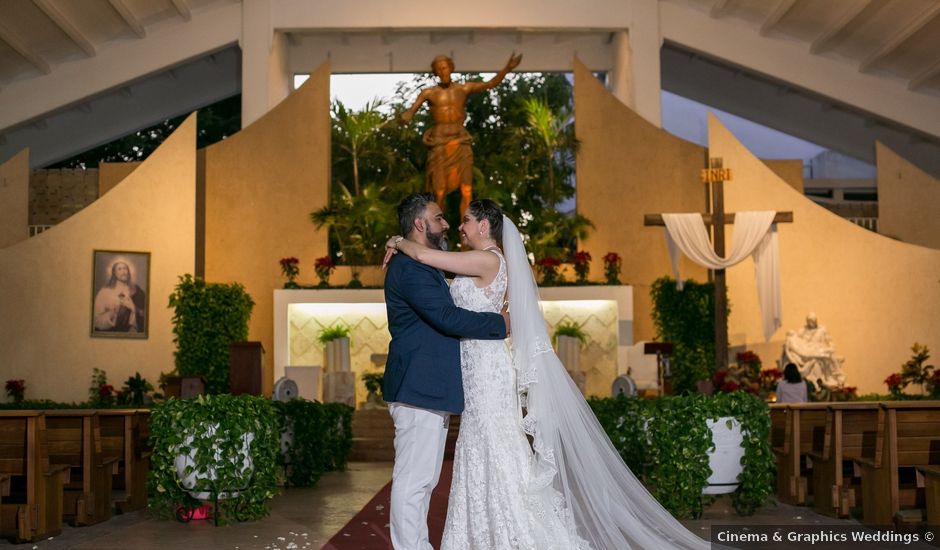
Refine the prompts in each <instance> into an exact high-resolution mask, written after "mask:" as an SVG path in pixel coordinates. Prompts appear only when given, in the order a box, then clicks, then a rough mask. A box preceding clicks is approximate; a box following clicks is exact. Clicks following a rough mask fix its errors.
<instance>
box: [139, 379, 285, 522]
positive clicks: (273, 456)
mask: <svg viewBox="0 0 940 550" xmlns="http://www.w3.org/2000/svg"><path fill="white" fill-rule="evenodd" d="M279 435H280V434H279V432H278V431H277V421H276V418H275V413H274V409H273V406H272V405H271V401H270V400H267V399H264V398H261V397H256V396H250V395H238V396H233V395H207V396H199V397H197V398H195V399H187V400H179V399H173V398H171V399H169V400H167V401H166V402H165V403H161V404H158V405H157V406H155V407H154V409H153V412H152V413H151V417H150V440H151V443H152V445H153V454H152V455H151V459H150V479H149V483H148V485H149V489H150V493H151V495H152V496H151V498H150V506H151V508H152V509H153V510H154V511H155V512H157V513H158V514H159V515H163V516H170V517H172V516H177V517H178V518H180V519H186V518H188V517H191V514H192V511H193V510H195V509H197V508H199V507H200V506H201V505H202V503H203V501H206V500H211V501H212V503H213V504H214V506H215V508H216V512H215V515H214V518H215V520H216V521H217V522H221V523H226V522H229V521H231V520H232V519H235V520H239V521H241V520H248V519H259V518H262V517H264V516H266V515H267V513H268V508H267V503H268V501H269V500H270V499H271V498H273V496H274V494H275V490H276V481H277V466H276V461H277V452H278V438H279Z"/></svg>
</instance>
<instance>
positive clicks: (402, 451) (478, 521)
mask: <svg viewBox="0 0 940 550" xmlns="http://www.w3.org/2000/svg"><path fill="white" fill-rule="evenodd" d="M398 218H399V225H400V228H401V232H402V235H401V236H396V237H392V238H391V239H390V240H389V241H388V243H387V246H388V252H389V253H388V254H387V255H386V260H387V264H388V271H387V273H386V277H385V302H386V307H387V310H388V325H389V331H390V332H391V335H392V341H391V344H390V346H389V354H388V363H387V365H386V368H385V380H384V388H383V393H384V396H385V399H386V400H387V401H388V403H389V412H390V413H391V415H392V419H393V421H394V424H395V466H394V469H393V473H392V495H391V512H390V516H391V521H390V526H391V534H392V544H393V546H394V547H395V549H396V550H429V549H432V546H431V544H430V542H429V540H428V527H427V514H428V506H429V504H430V499H431V491H432V489H434V487H435V485H437V482H438V479H439V476H440V472H441V464H442V461H443V456H444V443H445V440H446V437H447V427H448V421H449V418H450V415H451V414H461V421H460V434H459V436H458V439H457V447H456V452H455V455H454V471H453V482H452V484H451V489H450V500H449V502H448V509H447V520H446V523H445V527H444V535H443V539H442V542H441V548H442V549H443V550H447V549H454V550H466V549H531V550H549V549H559V550H561V549H584V548H592V549H597V550H601V549H610V550H613V549H617V550H621V549H626V548H644V549H647V548H648V549H654V548H655V549H660V548H700V549H704V548H708V546H709V545H708V542H707V541H704V540H702V539H700V538H699V537H697V536H695V535H694V534H692V533H691V532H689V531H688V530H686V529H685V528H684V527H683V526H682V525H681V524H680V523H679V522H678V521H676V520H675V518H673V517H672V515H671V514H670V513H669V512H667V511H666V510H665V509H664V508H662V506H660V505H659V503H658V502H657V501H656V500H655V499H654V498H653V497H652V496H651V495H650V494H649V492H647V490H646V489H645V488H644V487H643V485H642V484H641V483H640V482H639V481H638V480H637V479H636V477H634V476H633V474H632V473H631V472H630V470H629V469H628V468H627V466H626V465H625V464H624V462H623V460H622V459H621V457H620V455H619V454H618V453H617V451H616V449H615V448H614V447H613V445H612V444H611V443H610V440H609V439H608V438H607V435H606V434H605V432H604V430H603V428H601V426H600V424H599V423H598V422H597V419H596V418H595V417H594V414H593V412H592V411H591V408H590V407H589V406H588V404H587V402H586V401H585V400H584V398H583V397H582V395H581V393H580V391H579V390H578V388H577V386H575V384H574V383H573V382H572V381H571V379H570V378H569V377H568V374H567V372H566V371H565V369H564V366H563V365H562V364H561V362H560V361H559V360H558V357H557V356H556V355H555V353H554V352H553V351H552V347H551V343H550V339H549V336H548V331H547V328H546V325H545V320H544V318H543V316H542V312H541V309H540V307H539V294H538V287H537V286H536V284H535V280H534V278H533V276H532V271H531V268H530V267H529V262H528V257H527V254H526V250H525V246H524V244H523V241H522V237H521V235H520V234H519V231H518V229H517V228H516V226H515V225H514V224H513V223H512V221H511V220H509V218H507V217H505V216H503V214H502V211H501V210H500V208H499V206H497V205H496V204H495V203H494V202H492V201H489V200H485V199H484V200H475V201H473V202H471V203H470V205H469V208H467V210H466V212H465V214H464V216H463V220H462V223H461V225H460V237H461V240H462V241H463V245H464V247H465V250H466V251H464V252H447V251H445V250H446V246H445V244H446V231H447V229H448V228H449V226H448V224H447V221H446V220H445V219H444V216H443V213H442V212H441V209H440V207H439V206H438V205H437V203H436V202H434V198H433V197H432V196H431V195H430V194H427V193H423V194H414V195H411V196H409V197H407V198H405V199H404V200H403V201H402V202H401V204H399V205H398ZM442 271H448V272H451V273H454V274H456V278H455V279H454V281H453V283H452V284H450V285H448V284H447V281H446V280H445V278H444V275H443V273H442ZM507 302H508V311H509V312H510V313H511V317H510V315H507V314H506V303H507ZM507 333H511V335H512V337H511V339H510V341H511V345H510V344H509V343H507V342H508V341H507V340H506V336H507ZM527 436H528V437H527ZM530 438H531V443H530Z"/></svg>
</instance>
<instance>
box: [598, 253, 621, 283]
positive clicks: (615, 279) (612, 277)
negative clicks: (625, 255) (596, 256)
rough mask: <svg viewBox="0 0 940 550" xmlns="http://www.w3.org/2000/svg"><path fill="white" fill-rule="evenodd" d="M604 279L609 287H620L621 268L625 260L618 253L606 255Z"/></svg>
mask: <svg viewBox="0 0 940 550" xmlns="http://www.w3.org/2000/svg"><path fill="white" fill-rule="evenodd" d="M603 260H604V278H605V279H607V284H609V285H619V284H621V283H620V266H621V265H622V264H623V259H622V258H621V257H620V254H617V253H616V252H608V253H607V254H605V255H604V258H603Z"/></svg>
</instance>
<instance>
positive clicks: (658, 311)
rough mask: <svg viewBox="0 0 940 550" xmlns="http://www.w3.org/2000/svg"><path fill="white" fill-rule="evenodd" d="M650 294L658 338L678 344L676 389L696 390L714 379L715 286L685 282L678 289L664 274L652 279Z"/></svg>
mask: <svg viewBox="0 0 940 550" xmlns="http://www.w3.org/2000/svg"><path fill="white" fill-rule="evenodd" d="M650 296H651V297H652V299H653V325H654V326H655V327H656V340H657V341H659V342H669V343H671V344H673V345H674V346H675V347H674V348H673V353H672V358H671V365H672V388H673V392H675V393H676V394H683V393H691V392H694V391H696V383H697V382H698V381H699V380H711V378H712V375H713V374H714V371H715V285H713V284H712V283H697V282H695V281H686V282H685V286H684V288H683V290H678V289H676V281H675V280H674V279H671V278H669V277H661V278H659V279H656V281H655V282H653V287H652V290H651V291H650ZM729 312H730V306H729Z"/></svg>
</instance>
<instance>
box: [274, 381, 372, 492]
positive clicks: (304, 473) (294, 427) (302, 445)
mask: <svg viewBox="0 0 940 550" xmlns="http://www.w3.org/2000/svg"><path fill="white" fill-rule="evenodd" d="M274 407H275V409H276V411H277V416H278V425H279V426H280V430H281V432H283V431H285V430H287V429H290V430H291V431H292V432H293V439H292V441H291V442H290V444H289V445H287V448H286V453H280V454H279V455H278V463H279V464H280V465H281V466H286V478H287V479H286V480H287V482H288V483H289V484H291V485H295V486H301V487H309V486H311V485H314V484H316V482H317V481H319V479H320V476H321V475H323V473H324V472H329V471H333V470H345V469H346V459H347V457H348V456H349V451H350V449H351V448H352V414H353V408H352V407H349V406H347V405H342V404H339V403H319V402H317V401H307V400H305V399H291V400H290V401H275V402H274ZM285 454H286V456H285Z"/></svg>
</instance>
